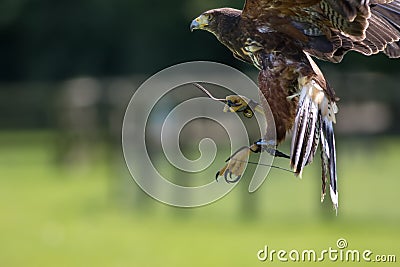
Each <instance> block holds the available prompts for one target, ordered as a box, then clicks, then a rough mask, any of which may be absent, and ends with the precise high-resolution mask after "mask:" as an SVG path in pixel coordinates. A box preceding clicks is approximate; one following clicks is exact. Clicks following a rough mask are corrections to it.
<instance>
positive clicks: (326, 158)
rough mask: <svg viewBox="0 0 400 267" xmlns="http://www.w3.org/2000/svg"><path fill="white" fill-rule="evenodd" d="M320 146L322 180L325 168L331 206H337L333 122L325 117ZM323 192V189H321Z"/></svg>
mask: <svg viewBox="0 0 400 267" xmlns="http://www.w3.org/2000/svg"><path fill="white" fill-rule="evenodd" d="M321 128H322V131H321V148H322V151H321V153H322V155H321V157H322V180H323V181H326V179H327V176H326V174H327V169H328V170H329V178H330V180H329V186H330V196H331V200H332V203H333V206H334V207H335V209H336V210H337V207H338V188H337V174H336V148H335V135H334V132H333V123H332V121H330V120H329V119H327V118H323V119H322V127H321ZM323 193H324V191H323Z"/></svg>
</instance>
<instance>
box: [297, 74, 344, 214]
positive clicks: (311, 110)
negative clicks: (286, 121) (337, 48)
mask: <svg viewBox="0 0 400 267" xmlns="http://www.w3.org/2000/svg"><path fill="white" fill-rule="evenodd" d="M299 84H300V87H301V93H300V98H299V104H298V110H297V115H296V119H295V124H294V129H293V138H292V146H291V157H290V161H291V167H292V169H293V170H294V172H295V173H296V174H297V175H299V176H300V177H301V174H302V171H303V169H304V167H305V166H306V165H307V164H309V163H311V162H312V160H313V158H314V156H315V154H316V151H317V148H318V145H319V143H321V159H322V195H321V200H323V198H324V196H325V193H326V185H327V181H328V176H329V184H330V196H331V200H332V203H333V206H334V207H335V209H336V210H337V207H338V190H337V174H336V150H335V136H334V132H333V124H334V123H335V122H336V118H335V114H336V113H337V107H336V104H335V102H334V101H331V100H330V98H329V97H328V96H327V95H326V93H325V91H324V90H323V89H322V87H321V86H320V85H319V84H318V83H317V82H315V81H314V80H313V79H311V80H306V79H303V80H302V79H299Z"/></svg>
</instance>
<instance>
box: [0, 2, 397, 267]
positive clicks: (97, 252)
mask: <svg viewBox="0 0 400 267" xmlns="http://www.w3.org/2000/svg"><path fill="white" fill-rule="evenodd" d="M242 2H243V1H210V0H207V1H175V0H172V1H143V0H136V1H127V0H114V1H105V0H98V1H91V0H81V1H70V0H69V1H66V0H59V1H47V0H38V1H35V0H24V1H23V0H3V1H1V2H0V13H1V14H0V40H1V41H0V48H1V49H0V58H1V63H0V118H1V123H0V147H1V149H0V212H1V218H0V266H8V267H11V266H189V265H190V266H254V265H261V264H268V265H271V266H274V265H288V264H290V263H279V262H277V261H274V262H268V261H267V262H264V263H261V262H259V261H258V260H257V256H256V253H257V251H258V250H260V249H262V248H263V247H264V246H265V245H268V246H269V247H270V248H271V249H277V250H278V249H286V250H288V251H289V250H291V249H298V250H303V249H315V250H322V249H327V248H329V247H334V248H335V247H336V240H337V239H338V238H346V240H347V241H348V243H349V249H360V250H364V249H370V250H372V251H373V252H374V254H393V255H396V256H397V261H399V260H400V259H399V257H400V246H399V240H400V228H399V224H400V208H399V201H400V200H399V193H398V189H399V188H400V179H399V178H400V175H399V173H398V169H397V167H398V165H397V164H399V162H400V135H399V134H400V125H399V123H398V122H399V117H400V105H399V104H400V90H399V89H400V88H399V83H398V81H399V77H398V76H399V75H400V62H399V60H389V59H387V58H385V57H384V56H381V55H377V56H373V57H371V58H367V57H363V56H360V55H355V54H349V55H348V56H347V57H346V58H345V60H344V62H342V63H341V64H339V65H338V64H337V65H334V64H326V63H323V62H319V63H320V65H321V68H322V69H323V70H324V72H325V75H326V77H327V79H328V80H329V81H330V83H331V84H332V86H333V87H334V88H335V90H336V92H337V95H338V96H339V97H340V98H341V101H340V102H339V114H338V118H337V119H338V123H337V125H336V132H337V146H338V172H339V179H340V181H339V186H340V188H339V189H340V207H339V212H338V216H335V213H334V211H333V210H332V207H331V205H330V203H329V198H328V199H326V200H327V201H325V202H324V203H322V204H321V203H320V201H319V199H320V165H319V162H318V160H316V162H314V164H312V165H311V166H310V167H307V168H306V170H305V172H304V174H303V177H304V178H303V179H302V180H300V179H297V178H295V177H294V176H293V175H291V174H289V173H285V172H282V171H277V170H272V171H271V173H270V175H269V176H268V179H267V180H266V181H265V182H264V184H263V186H262V187H261V188H260V189H259V190H258V191H256V192H255V193H253V194H249V193H248V192H247V186H248V182H249V181H248V179H247V180H246V177H244V179H243V181H242V182H241V183H240V184H239V185H238V186H237V187H236V188H235V189H234V190H233V191H232V192H231V193H230V194H228V195H227V196H226V197H224V198H223V199H221V200H219V201H217V202H216V203H213V204H211V205H208V206H206V207H202V208H194V209H181V208H174V207H170V206H167V205H164V204H161V203H158V202H156V201H154V200H153V199H151V198H150V197H148V196H147V195H145V194H144V193H143V192H142V191H141V190H140V189H139V188H138V186H137V185H136V184H135V183H134V182H133V180H132V179H131V177H130V175H129V173H128V171H127V168H126V166H125V164H124V159H123V156H122V149H121V138H120V136H121V125H122V119H123V115H124V111H125V108H126V107H127V104H128V102H129V99H130V97H131V96H132V95H133V93H134V92H135V90H136V89H137V87H138V86H139V85H140V84H141V83H142V82H143V81H144V80H145V79H147V78H148V77H150V75H152V74H154V73H156V72H157V71H159V70H162V69H163V68H165V67H168V66H171V65H174V64H176V63H181V62H185V61H193V60H211V61H217V62H221V63H225V64H228V65H231V66H234V67H236V68H238V69H240V70H242V71H244V72H245V73H247V74H248V75H250V76H251V77H256V73H255V72H254V69H253V68H252V67H251V66H247V65H244V64H243V63H240V62H238V61H237V60H235V59H233V57H232V56H231V54H230V52H229V51H227V49H225V48H224V47H223V46H222V45H220V44H219V43H218V42H217V41H216V40H215V38H214V37H213V36H212V35H210V34H207V33H204V32H194V33H190V31H189V23H190V21H191V19H192V18H194V17H196V16H197V15H198V14H200V13H201V12H203V11H204V10H206V9H210V8H215V7H222V6H231V7H237V8H240V7H241V6H242V4H243V3H242ZM282 150H284V151H289V147H288V144H285V146H284V147H283V148H282ZM225 157H226V155H219V156H218V157H217V159H216V162H215V171H216V169H218V167H219V166H221V165H222V162H223V160H224V159H225ZM276 164H277V165H279V166H283V167H288V166H287V165H288V164H287V162H285V161H277V162H276ZM213 166H214V165H213ZM165 168H170V167H165ZM213 168H214V167H213ZM295 264H297V265H299V264H300V263H295ZM309 264H314V265H318V266H319V265H321V263H309ZM324 264H325V265H332V266H334V265H336V266H341V265H343V264H344V265H346V264H345V263H341V262H330V261H326V262H324ZM349 264H350V263H349ZM353 264H354V263H352V265H353ZM368 264H369V265H371V266H372V265H374V264H373V263H368ZM354 265H359V266H364V264H363V263H358V264H357V263H356V264H354ZM380 265H385V264H380ZM387 265H391V266H395V265H396V263H387Z"/></svg>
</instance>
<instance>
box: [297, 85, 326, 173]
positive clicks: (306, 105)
mask: <svg viewBox="0 0 400 267" xmlns="http://www.w3.org/2000/svg"><path fill="white" fill-rule="evenodd" d="M315 90H318V88H317V87H316V83H315V82H314V81H311V82H308V83H306V84H305V85H304V86H303V89H302V92H301V94H300V100H299V108H298V111H297V115H296V119H295V125H294V135H293V139H292V149H291V155H292V156H291V167H292V168H293V170H294V172H295V173H296V174H297V175H299V176H300V177H301V174H302V171H303V168H304V166H306V165H307V164H308V163H310V162H311V161H312V159H313V158H314V155H315V152H316V150H317V147H318V142H315V138H316V136H318V135H319V132H320V128H319V116H318V114H319V107H318V102H317V101H315V100H316V99H315V97H316V94H318V93H321V94H323V92H322V89H321V91H320V92H316V91H315Z"/></svg>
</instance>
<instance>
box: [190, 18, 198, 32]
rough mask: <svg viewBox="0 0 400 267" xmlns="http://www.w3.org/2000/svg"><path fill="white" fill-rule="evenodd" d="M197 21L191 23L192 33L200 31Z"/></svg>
mask: <svg viewBox="0 0 400 267" xmlns="http://www.w3.org/2000/svg"><path fill="white" fill-rule="evenodd" d="M196 20H197V19H194V20H193V21H192V23H190V31H191V32H192V31H193V30H196V29H199V28H200V23H198V22H197V21H196Z"/></svg>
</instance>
